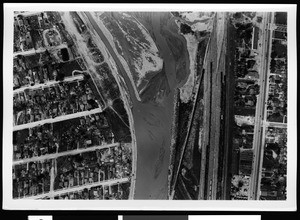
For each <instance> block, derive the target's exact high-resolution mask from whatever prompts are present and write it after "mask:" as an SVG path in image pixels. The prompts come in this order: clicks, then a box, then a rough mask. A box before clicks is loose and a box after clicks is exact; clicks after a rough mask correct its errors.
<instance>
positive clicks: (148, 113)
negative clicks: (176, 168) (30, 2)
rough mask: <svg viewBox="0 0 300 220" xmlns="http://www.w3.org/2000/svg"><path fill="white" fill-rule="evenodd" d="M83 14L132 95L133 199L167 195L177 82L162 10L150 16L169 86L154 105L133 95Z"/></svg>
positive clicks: (123, 74)
mask: <svg viewBox="0 0 300 220" xmlns="http://www.w3.org/2000/svg"><path fill="white" fill-rule="evenodd" d="M86 15H87V16H88V18H89V20H90V22H91V24H92V25H93V27H94V29H95V31H96V32H97V33H98V34H99V36H100V38H101V40H102V41H103V43H104V44H105V45H106V47H107V49H108V50H109V52H110V54H111V56H112V57H113V58H114V60H115V62H116V64H117V68H118V71H119V73H121V74H122V76H123V78H124V80H125V82H126V85H127V87H128V90H129V93H130V97H131V99H132V113H133V119H134V129H135V134H136V141H137V173H136V183H135V196H134V199H167V194H168V168H169V159H170V141H171V126H172V115H173V105H174V104H173V100H174V99H173V98H174V89H175V88H176V86H177V85H176V79H175V77H176V74H175V60H174V57H173V56H172V53H171V50H170V48H169V47H168V44H167V42H166V40H165V38H164V37H163V36H162V35H161V29H160V28H161V23H162V19H165V18H166V16H164V13H163V12H162V13H155V14H152V16H151V19H152V26H153V33H154V36H155V42H156V44H157V46H158V48H159V49H160V55H161V57H162V58H163V60H164V65H165V72H166V75H167V78H168V83H169V86H170V90H171V92H170V93H169V94H168V95H167V96H166V97H165V98H164V100H163V102H162V103H161V104H160V105H156V104H154V103H142V102H139V101H138V100H137V99H136V97H135V93H134V90H133V88H132V85H131V82H130V80H129V78H128V77H127V74H126V72H125V70H124V68H123V66H122V64H121V62H120V61H119V59H118V57H117V55H116V54H115V53H114V50H113V49H112V47H111V45H110V43H109V42H108V40H107V39H106V37H105V35H104V34H103V33H102V31H101V29H100V28H99V26H98V25H97V23H96V21H95V20H94V19H93V17H92V16H91V15H90V14H89V13H86ZM187 57H188V56H187ZM187 59H188V58H187ZM187 63H188V62H187Z"/></svg>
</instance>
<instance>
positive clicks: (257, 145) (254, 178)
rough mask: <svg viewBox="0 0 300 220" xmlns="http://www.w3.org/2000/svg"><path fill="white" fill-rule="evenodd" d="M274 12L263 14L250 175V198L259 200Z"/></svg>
mask: <svg viewBox="0 0 300 220" xmlns="http://www.w3.org/2000/svg"><path fill="white" fill-rule="evenodd" d="M271 16H272V13H267V12H266V13H264V14H263V27H264V28H263V30H265V31H263V32H262V51H261V53H260V56H261V64H260V71H259V73H260V78H259V85H260V94H259V96H258V99H257V104H256V111H255V112H256V114H255V125H254V140H253V163H252V172H251V177H250V190H249V196H248V199H250V200H257V199H259V194H260V176H261V168H262V162H263V161H262V160H263V154H264V140H265V128H266V126H263V123H262V122H263V120H264V117H265V106H266V97H267V94H266V93H267V91H266V89H267V88H266V87H267V84H268V69H269V63H270V48H271V47H270V45H271V42H270V40H271V37H272V35H271V32H270V30H269V24H270V22H271Z"/></svg>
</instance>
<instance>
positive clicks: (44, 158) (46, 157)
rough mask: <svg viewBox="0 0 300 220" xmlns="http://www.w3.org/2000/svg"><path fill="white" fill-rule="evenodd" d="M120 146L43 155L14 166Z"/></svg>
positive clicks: (106, 145) (19, 162)
mask: <svg viewBox="0 0 300 220" xmlns="http://www.w3.org/2000/svg"><path fill="white" fill-rule="evenodd" d="M119 145H120V143H112V144H104V145H99V146H93V147H89V148H79V149H75V150H70V151H65V152H60V153H55V154H46V155H42V156H39V157H31V158H26V159H23V160H17V161H14V162H13V166H15V165H18V164H22V163H29V162H36V161H43V160H50V159H55V158H58V157H62V156H68V155H75V154H81V153H85V152H89V151H95V150H100V149H104V148H110V147H116V146H119Z"/></svg>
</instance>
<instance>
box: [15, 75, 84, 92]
mask: <svg viewBox="0 0 300 220" xmlns="http://www.w3.org/2000/svg"><path fill="white" fill-rule="evenodd" d="M73 72H74V71H73ZM75 72H79V71H78V70H75ZM81 80H83V75H76V76H68V77H65V78H64V80H63V82H73V81H81ZM59 83H61V81H57V80H50V81H48V82H45V83H39V84H35V85H33V86H24V87H21V88H19V89H15V90H14V95H15V94H16V93H20V92H23V91H24V90H26V89H31V90H35V89H43V88H45V87H50V86H53V85H56V84H59Z"/></svg>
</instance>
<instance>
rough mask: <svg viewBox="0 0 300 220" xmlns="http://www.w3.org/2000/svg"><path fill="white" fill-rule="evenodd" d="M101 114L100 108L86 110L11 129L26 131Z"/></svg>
mask: <svg viewBox="0 0 300 220" xmlns="http://www.w3.org/2000/svg"><path fill="white" fill-rule="evenodd" d="M101 112H102V109H101V108H96V109H92V110H88V111H83V112H76V113H74V114H68V115H61V116H57V117H55V118H47V119H44V120H41V121H35V122H31V123H27V124H22V125H15V126H14V127H13V131H19V130H23V129H26V128H33V127H36V126H39V125H43V124H47V123H51V124H52V123H55V122H59V121H65V120H68V119H73V118H78V117H83V116H87V115H91V114H96V113H101Z"/></svg>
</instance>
